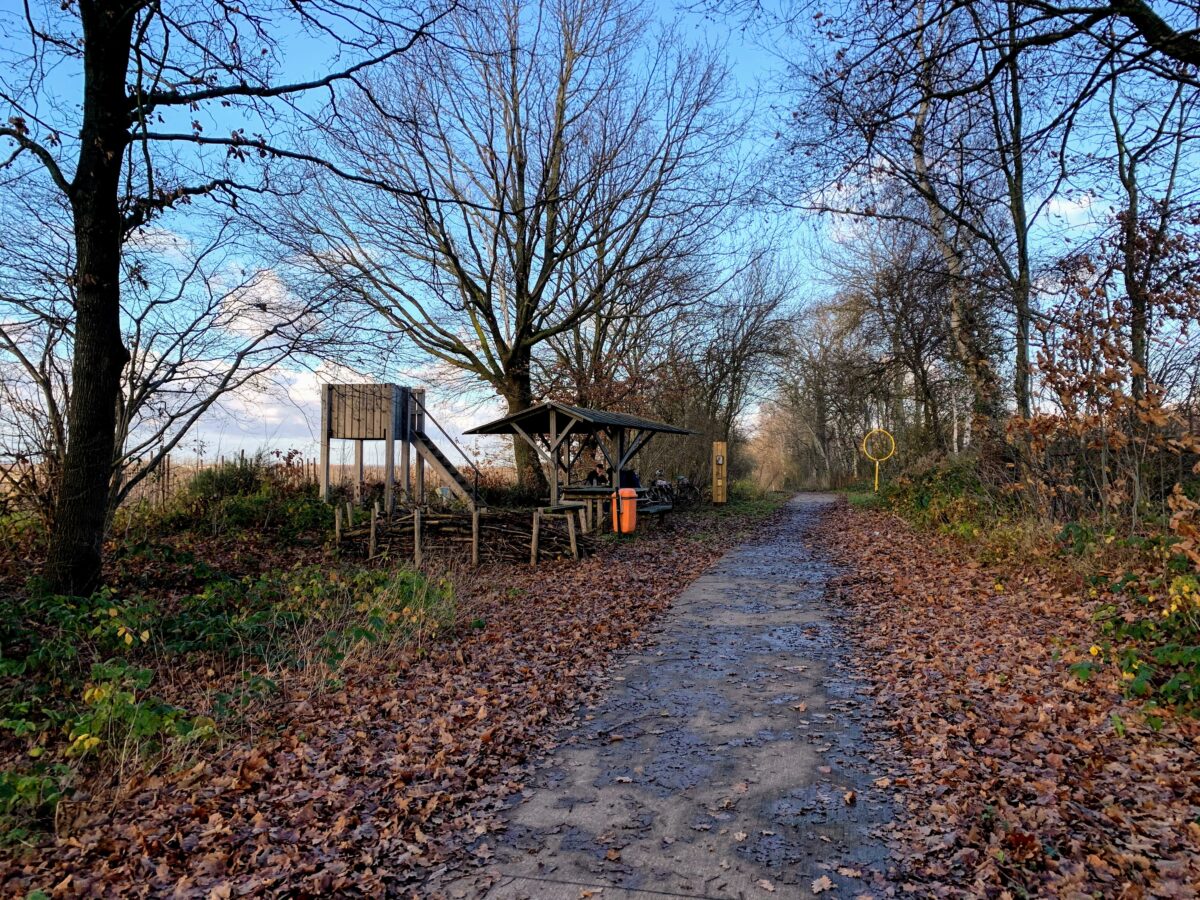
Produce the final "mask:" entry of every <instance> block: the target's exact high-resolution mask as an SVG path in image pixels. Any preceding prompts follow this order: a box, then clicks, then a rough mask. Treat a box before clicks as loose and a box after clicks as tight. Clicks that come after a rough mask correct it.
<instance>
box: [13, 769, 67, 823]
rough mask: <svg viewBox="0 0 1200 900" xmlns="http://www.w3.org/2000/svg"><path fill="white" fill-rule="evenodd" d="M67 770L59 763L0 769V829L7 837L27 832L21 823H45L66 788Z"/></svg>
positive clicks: (49, 819) (49, 818)
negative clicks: (28, 768) (21, 770)
mask: <svg viewBox="0 0 1200 900" xmlns="http://www.w3.org/2000/svg"><path fill="white" fill-rule="evenodd" d="M70 776H71V770H70V768H68V767H67V766H64V765H62V764H61V763H55V764H54V765H50V766H46V765H35V766H33V767H32V768H31V769H30V770H29V771H25V772H18V771H13V770H7V769H6V770H0V833H2V834H3V839H4V840H5V841H6V842H7V841H13V840H19V839H20V838H22V837H24V835H25V834H26V833H27V832H26V830H25V828H24V827H23V825H22V823H28V824H48V823H49V822H50V821H51V820H52V818H53V816H54V810H55V808H56V807H57V806H58V801H59V800H61V799H62V798H63V796H64V795H65V794H66V792H67V785H68V784H69V783H70Z"/></svg>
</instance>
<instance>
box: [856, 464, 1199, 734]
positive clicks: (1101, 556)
mask: <svg viewBox="0 0 1200 900" xmlns="http://www.w3.org/2000/svg"><path fill="white" fill-rule="evenodd" d="M883 497H884V498H885V500H886V504H887V506H888V507H889V508H891V509H892V510H894V511H895V512H897V513H899V514H900V515H901V516H903V517H904V518H906V519H908V520H909V521H910V522H912V523H914V524H915V525H917V526H918V527H922V528H931V529H936V530H938V531H940V532H942V533H945V534H949V535H953V536H954V537H956V538H958V539H960V540H963V541H965V542H967V543H969V545H970V546H971V548H972V551H973V552H974V554H975V555H976V556H977V557H978V558H979V559H980V560H981V561H982V562H984V563H987V564H992V565H1003V564H1006V563H1011V564H1020V563H1023V562H1027V561H1030V560H1037V561H1039V562H1041V563H1043V564H1045V565H1047V566H1049V567H1051V568H1053V569H1057V570H1058V571H1060V572H1061V574H1062V576H1063V580H1064V581H1075V582H1076V583H1080V584H1082V585H1083V586H1084V596H1082V597H1080V602H1086V603H1089V604H1091V605H1092V606H1093V607H1094V611H1093V618H1094V621H1095V623H1096V628H1097V638H1096V643H1095V644H1093V645H1092V646H1090V647H1088V648H1085V649H1086V651H1087V652H1086V654H1085V659H1084V660H1083V661H1082V662H1080V663H1076V664H1075V665H1074V666H1073V667H1072V670H1073V671H1074V673H1075V674H1076V675H1077V676H1078V677H1080V678H1081V679H1087V678H1090V677H1092V676H1093V675H1094V674H1095V673H1096V672H1097V671H1099V670H1100V669H1101V668H1102V667H1105V666H1113V667H1116V670H1117V671H1118V672H1119V675H1120V679H1121V682H1122V684H1123V686H1124V690H1125V693H1126V695H1127V696H1129V697H1131V698H1134V699H1137V700H1139V701H1140V702H1141V703H1142V704H1143V708H1144V710H1145V712H1146V714H1147V721H1148V722H1149V723H1150V724H1151V725H1152V726H1156V725H1158V724H1160V721H1161V718H1160V717H1161V713H1162V711H1163V710H1164V709H1173V710H1175V711H1177V712H1180V713H1183V714H1185V715H1192V716H1200V566H1198V565H1197V564H1196V563H1195V562H1194V561H1193V559H1190V558H1189V556H1188V554H1187V553H1185V552H1184V551H1185V549H1186V545H1185V544H1184V543H1183V542H1182V541H1181V539H1180V537H1179V536H1178V535H1176V534H1174V533H1172V532H1171V531H1170V530H1169V529H1168V528H1167V523H1165V522H1163V521H1158V520H1155V519H1153V518H1149V517H1147V518H1145V519H1143V521H1142V523H1141V527H1140V529H1139V531H1138V532H1137V533H1133V534H1130V533H1128V532H1125V533H1122V532H1120V531H1119V530H1118V529H1117V528H1116V527H1115V526H1112V525H1104V524H1103V523H1099V522H1095V521H1068V522H1053V521H1048V520H1046V519H1045V518H1044V517H1040V516H1038V515H1035V514H1033V513H1031V512H1030V511H1029V510H1027V509H1025V508H1023V507H1022V505H1021V504H1020V503H1019V501H1018V500H1017V499H1015V495H1014V494H1013V493H1007V494H1006V493H1004V492H1002V491H998V490H996V489H994V488H991V487H989V486H988V485H986V484H985V483H984V482H983V480H982V479H981V478H980V477H979V474H978V466H977V463H976V461H975V460H974V459H973V458H972V457H970V456H963V457H959V458H955V459H939V460H935V461H926V462H925V463H923V464H921V465H919V466H917V467H914V468H913V469H910V470H909V471H906V472H905V473H903V474H902V475H900V476H898V477H897V478H896V479H894V480H893V481H892V482H891V483H889V484H888V485H886V487H885V488H884V490H883ZM851 502H855V501H854V499H853V498H852V500H851ZM857 505H867V502H866V501H865V500H862V501H859V503H858V504H857Z"/></svg>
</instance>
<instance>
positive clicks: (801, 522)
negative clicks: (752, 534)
mask: <svg viewBox="0 0 1200 900" xmlns="http://www.w3.org/2000/svg"><path fill="white" fill-rule="evenodd" d="M832 500H833V498H832V497H829V496H827V495H819V494H801V495H798V496H797V497H795V498H794V499H793V500H792V501H791V502H790V503H789V504H788V506H787V507H786V510H785V514H784V517H783V519H782V520H781V522H780V523H779V525H778V526H777V527H771V528H768V529H764V531H763V533H762V534H760V536H759V537H758V538H757V539H755V540H753V541H751V542H748V543H746V544H743V545H741V546H738V547H736V548H734V549H732V550H731V551H730V552H729V553H728V554H726V556H725V557H724V558H723V559H722V560H721V561H720V562H719V563H718V564H717V565H716V566H715V567H714V568H713V569H712V570H710V571H709V572H708V573H707V574H706V575H705V576H704V577H702V578H701V579H699V580H698V581H697V582H695V583H694V584H693V585H692V586H691V587H690V588H689V589H688V590H687V591H686V592H685V593H684V594H683V595H681V596H680V598H679V599H678V600H676V602H675V604H674V606H673V608H672V610H671V612H670V613H669V614H668V615H667V616H666V617H665V618H664V619H663V620H662V621H661V623H660V624H659V626H658V628H657V629H656V631H655V633H654V634H653V635H652V638H651V643H650V644H649V646H647V647H643V648H642V650H641V651H640V652H638V653H635V654H633V655H630V656H628V657H626V658H625V659H623V660H622V661H621V662H620V663H619V664H618V665H617V666H616V667H615V669H614V670H613V672H612V673H611V682H610V686H609V687H608V689H607V690H606V691H605V692H604V694H603V695H602V697H601V699H600V701H599V702H598V703H597V705H596V706H595V707H593V708H589V709H588V710H586V711H585V712H584V714H583V715H582V716H581V718H580V720H579V722H578V723H577V725H576V726H575V728H574V730H572V731H571V732H569V733H568V735H566V736H565V737H564V742H563V744H562V745H561V746H560V747H559V749H558V750H557V751H556V752H555V753H554V754H552V756H551V757H550V758H549V759H548V760H546V762H545V763H544V765H542V766H541V767H540V768H539V769H538V770H537V772H536V774H535V776H534V778H533V780H532V782H531V784H530V786H529V788H528V789H527V790H526V791H525V792H524V794H523V795H522V796H521V797H520V798H518V799H517V801H516V802H515V804H514V805H513V807H512V808H511V809H510V811H509V813H508V816H507V818H508V828H507V831H506V832H504V833H503V834H502V835H500V837H499V843H498V845H497V846H496V847H495V857H494V859H493V860H492V863H493V864H492V865H490V866H489V867H488V868H487V870H485V871H484V872H479V873H476V874H474V875H473V876H471V877H469V878H465V879H462V880H460V881H458V882H456V883H454V884H452V885H449V886H448V887H449V891H448V892H449V894H450V895H451V896H453V897H478V896H487V897H489V898H495V900H513V898H525V897H529V898H548V900H554V898H572V900H574V898H581V897H597V898H600V900H612V898H624V897H630V898H633V897H637V898H642V897H661V896H682V897H712V898H736V897H764V898H765V897H771V896H775V897H781V896H782V897H806V896H811V894H812V892H813V889H814V888H816V889H817V891H818V892H819V893H820V895H821V896H822V897H859V896H861V895H864V894H865V895H867V896H877V897H878V896H882V895H883V894H884V883H883V873H884V871H885V869H886V859H887V851H886V848H885V847H884V846H883V843H882V841H881V840H880V839H879V838H877V837H876V836H874V830H875V828H876V827H877V826H878V825H880V824H882V823H884V822H886V821H887V820H888V819H889V818H890V817H891V809H890V807H889V799H888V798H887V797H886V796H885V795H884V794H883V792H882V791H880V790H877V789H875V788H873V787H872V782H873V781H874V779H875V778H876V777H878V775H880V774H881V771H879V770H881V769H882V767H879V770H875V769H874V767H873V766H872V764H871V747H870V744H869V741H868V740H867V737H866V735H868V734H869V733H870V731H871V726H870V722H871V709H870V705H869V702H868V700H867V699H866V698H865V697H863V696H862V695H861V694H860V693H859V690H858V687H857V683H856V682H855V681H854V680H853V679H852V678H851V677H850V675H849V674H848V672H847V671H846V655H847V653H846V646H845V641H844V638H843V636H842V634H841V632H840V628H839V625H838V622H837V618H836V608H835V607H834V606H833V604H832V602H831V600H830V599H829V598H828V597H827V596H826V587H827V583H828V581H829V579H830V577H831V576H832V575H833V574H834V570H833V569H832V567H831V566H830V565H829V564H828V563H827V562H826V561H825V560H824V559H823V558H822V557H821V555H820V553H819V552H817V551H816V550H815V549H814V548H813V547H812V546H811V544H810V542H809V541H808V540H807V535H808V534H809V533H811V531H812V529H814V528H819V527H820V524H821V520H822V511H823V510H825V509H827V508H828V505H829V504H830V503H831V502H832ZM823 879H828V884H827V883H826V882H825V881H824V880H823ZM814 882H816V884H815V885H814Z"/></svg>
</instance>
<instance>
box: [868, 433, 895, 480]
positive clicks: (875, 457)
mask: <svg viewBox="0 0 1200 900" xmlns="http://www.w3.org/2000/svg"><path fill="white" fill-rule="evenodd" d="M871 438H877V440H876V441H875V442H872V441H871ZM880 439H886V442H884V441H883V440H880ZM873 443H874V446H872V444H873ZM885 447H886V449H887V452H886V453H884V452H883V450H884V448H885ZM862 452H863V456H865V457H866V458H867V459H869V460H871V462H873V463H875V493H877V494H878V493H879V464H880V463H881V462H883V461H884V460H886V459H891V458H892V454H893V453H895V452H896V439H895V438H894V437H892V435H891V433H890V432H888V431H885V430H884V429H882V428H872V429H871V430H870V431H868V432H867V433H866V435H864V436H863V439H862Z"/></svg>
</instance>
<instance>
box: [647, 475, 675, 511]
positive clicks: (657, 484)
mask: <svg viewBox="0 0 1200 900" xmlns="http://www.w3.org/2000/svg"><path fill="white" fill-rule="evenodd" d="M646 497H647V499H648V500H650V501H651V502H652V503H669V504H671V505H672V506H674V505H675V488H674V486H673V485H672V484H671V482H669V481H668V480H667V479H666V477H665V476H664V475H663V470H662V469H659V470H658V471H657V472H655V473H654V481H653V482H652V483H651V484H650V487H649V489H647V491H646Z"/></svg>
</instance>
